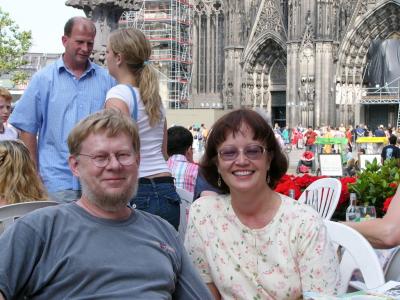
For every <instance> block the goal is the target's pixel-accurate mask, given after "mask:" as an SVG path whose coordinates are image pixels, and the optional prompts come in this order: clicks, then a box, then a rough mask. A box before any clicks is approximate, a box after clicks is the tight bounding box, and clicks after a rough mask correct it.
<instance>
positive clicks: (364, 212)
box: [360, 205, 376, 222]
mask: <svg viewBox="0 0 400 300" xmlns="http://www.w3.org/2000/svg"><path fill="white" fill-rule="evenodd" d="M372 219H376V210H375V206H372V205H369V206H367V205H366V206H360V222H362V221H368V220H372Z"/></svg>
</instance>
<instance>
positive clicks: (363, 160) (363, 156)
mask: <svg viewBox="0 0 400 300" xmlns="http://www.w3.org/2000/svg"><path fill="white" fill-rule="evenodd" d="M375 158H376V161H377V162H378V165H381V164H382V163H381V162H382V158H381V155H380V154H361V155H360V169H361V170H362V169H365V167H366V164H367V161H368V162H371V163H372V161H373V160H374V159H375Z"/></svg>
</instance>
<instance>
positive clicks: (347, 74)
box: [192, 0, 400, 126]
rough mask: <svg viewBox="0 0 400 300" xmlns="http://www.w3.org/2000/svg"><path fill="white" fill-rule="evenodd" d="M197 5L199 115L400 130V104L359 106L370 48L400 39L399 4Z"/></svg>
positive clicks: (357, 0)
mask: <svg viewBox="0 0 400 300" xmlns="http://www.w3.org/2000/svg"><path fill="white" fill-rule="evenodd" d="M192 3H193V10H194V14H193V25H194V26H193V32H192V35H193V48H192V49H193V70H192V101H193V106H194V107H203V106H204V104H205V103H207V106H209V105H210V106H211V104H212V103H215V104H218V103H222V104H223V107H224V108H227V109H229V108H238V107H254V108H255V107H259V108H261V109H263V110H265V111H267V112H268V113H270V115H271V118H272V121H273V122H278V123H280V124H281V125H284V124H286V125H289V126H295V125H297V124H299V123H301V124H302V125H303V126H304V125H312V126H319V125H320V126H322V125H328V124H330V125H339V124H340V123H343V124H345V125H348V124H352V125H354V124H359V123H368V122H374V121H373V120H379V121H380V122H382V123H383V124H385V125H387V124H388V123H391V124H395V123H396V121H397V115H398V99H397V102H396V101H394V104H393V103H392V102H385V101H382V102H381V103H379V100H378V102H376V101H375V103H374V105H372V104H365V103H362V101H361V98H362V92H363V89H362V88H363V86H364V85H363V79H364V76H363V74H364V70H365V67H366V65H367V63H368V62H367V52H368V49H369V47H370V44H371V41H373V40H374V39H377V38H378V39H381V40H387V39H398V38H399V36H400V22H399V17H400V0H380V1H379V0H193V2H192ZM377 104H378V105H377ZM379 104H381V105H379ZM219 105H220V104H219Z"/></svg>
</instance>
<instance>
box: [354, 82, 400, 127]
mask: <svg viewBox="0 0 400 300" xmlns="http://www.w3.org/2000/svg"><path fill="white" fill-rule="evenodd" d="M360 104H396V105H398V107H397V122H396V125H397V128H399V127H400V77H399V78H396V79H395V80H393V81H392V82H390V83H387V84H386V85H385V86H382V87H381V86H379V85H377V86H376V87H374V88H363V89H362V92H361V99H360Z"/></svg>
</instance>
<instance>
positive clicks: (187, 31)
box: [119, 0, 192, 109]
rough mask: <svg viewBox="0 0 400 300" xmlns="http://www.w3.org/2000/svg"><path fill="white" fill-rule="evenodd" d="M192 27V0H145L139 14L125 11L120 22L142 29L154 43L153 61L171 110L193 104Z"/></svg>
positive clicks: (122, 24)
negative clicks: (191, 100)
mask: <svg viewBox="0 0 400 300" xmlns="http://www.w3.org/2000/svg"><path fill="white" fill-rule="evenodd" d="M191 25H192V5H191V4H190V3H189V0H143V1H142V4H141V6H140V8H139V9H138V10H137V11H127V12H124V13H123V14H122V16H121V19H120V21H119V26H120V27H124V28H126V27H134V28H137V29H140V30H142V31H143V32H144V34H145V35H146V37H147V38H148V39H149V41H150V42H151V44H152V47H153V51H152V56H151V62H152V64H153V66H154V67H156V68H157V69H158V70H159V71H160V73H161V74H160V84H161V89H160V90H161V94H162V98H163V100H164V104H165V106H166V107H168V108H174V109H180V108H188V105H189V102H190V98H191V97H190V83H191V68H192V55H191V53H192V52H191V46H192V39H191ZM163 90H165V93H163Z"/></svg>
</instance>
